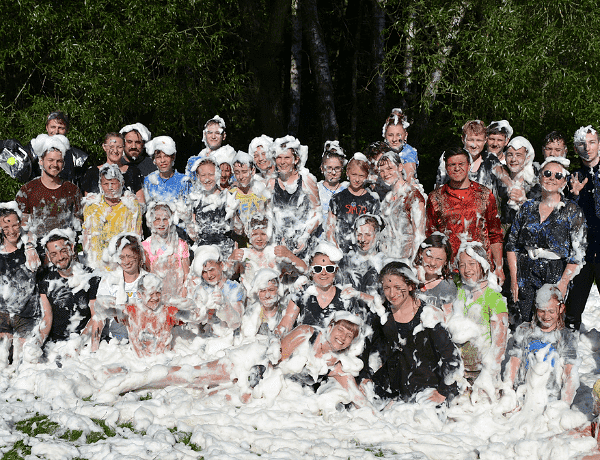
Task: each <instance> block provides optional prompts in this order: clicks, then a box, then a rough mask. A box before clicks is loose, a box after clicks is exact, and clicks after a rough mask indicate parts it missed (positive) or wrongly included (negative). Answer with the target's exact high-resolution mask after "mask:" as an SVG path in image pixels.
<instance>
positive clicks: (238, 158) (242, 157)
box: [232, 150, 254, 167]
mask: <svg viewBox="0 0 600 460" xmlns="http://www.w3.org/2000/svg"><path fill="white" fill-rule="evenodd" d="M236 163H240V164H242V165H246V166H250V167H254V157H253V156H252V155H250V154H249V153H246V152H244V151H242V150H238V152H237V153H236V154H235V156H234V157H233V162H232V164H236Z"/></svg>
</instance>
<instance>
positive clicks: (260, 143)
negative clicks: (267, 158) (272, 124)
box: [248, 134, 273, 157]
mask: <svg viewBox="0 0 600 460" xmlns="http://www.w3.org/2000/svg"><path fill="white" fill-rule="evenodd" d="M272 143H273V138H272V137H269V136H267V135H266V134H263V135H261V136H259V137H255V138H254V139H252V141H251V142H250V145H249V146H248V153H249V154H250V155H252V156H253V157H254V154H255V153H256V150H257V149H258V148H259V147H262V148H263V150H264V151H265V152H267V153H268V152H269V149H270V148H271V144H272Z"/></svg>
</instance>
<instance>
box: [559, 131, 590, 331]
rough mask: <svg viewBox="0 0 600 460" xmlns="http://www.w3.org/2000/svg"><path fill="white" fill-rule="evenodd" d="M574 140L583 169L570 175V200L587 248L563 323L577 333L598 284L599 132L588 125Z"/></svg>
mask: <svg viewBox="0 0 600 460" xmlns="http://www.w3.org/2000/svg"><path fill="white" fill-rule="evenodd" d="M573 140H574V144H575V151H576V152H577V154H578V155H579V157H580V158H581V162H582V163H583V166H582V167H581V168H579V169H578V170H577V171H575V172H574V173H573V175H572V176H571V181H570V185H571V197H572V198H573V200H574V201H575V202H576V203H577V204H578V205H579V207H580V208H581V209H582V211H583V214H584V215H585V219H586V222H587V242H588V246H587V250H586V253H585V265H584V266H583V268H582V269H581V271H580V272H579V274H578V275H577V276H576V277H575V278H574V279H573V287H572V288H571V290H570V293H569V296H568V297H567V303H566V305H567V314H566V318H565V323H566V325H567V326H569V327H570V328H572V329H576V330H579V327H580V326H581V315H582V314H583V310H584V309H585V304H586V302H587V299H588V296H589V295H590V289H591V288H592V284H593V283H594V281H595V282H596V284H597V285H600V196H598V195H599V193H600V178H599V177H598V168H599V163H600V156H599V155H598V145H599V144H598V133H597V131H596V130H595V129H594V128H593V127H592V126H591V125H588V126H582V127H581V128H579V129H578V130H577V131H576V132H575V136H574V139H573ZM549 145H551V144H549ZM565 150H566V149H565Z"/></svg>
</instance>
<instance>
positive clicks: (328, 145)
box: [323, 141, 346, 158]
mask: <svg viewBox="0 0 600 460" xmlns="http://www.w3.org/2000/svg"><path fill="white" fill-rule="evenodd" d="M326 153H334V154H336V155H339V156H341V157H344V158H346V154H345V153H344V149H343V148H342V147H341V146H340V141H325V147H324V148H323V156H325V154H326Z"/></svg>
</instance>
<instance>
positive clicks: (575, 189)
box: [571, 174, 588, 196]
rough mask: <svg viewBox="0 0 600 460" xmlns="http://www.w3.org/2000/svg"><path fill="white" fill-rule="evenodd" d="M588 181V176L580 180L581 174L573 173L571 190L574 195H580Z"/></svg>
mask: <svg viewBox="0 0 600 460" xmlns="http://www.w3.org/2000/svg"><path fill="white" fill-rule="evenodd" d="M587 183H588V178H587V177H586V178H585V179H584V180H583V182H581V181H579V176H578V175H577V174H573V175H572V176H571V192H572V193H573V195H575V196H578V195H579V193H580V192H581V190H583V187H585V184H587Z"/></svg>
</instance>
